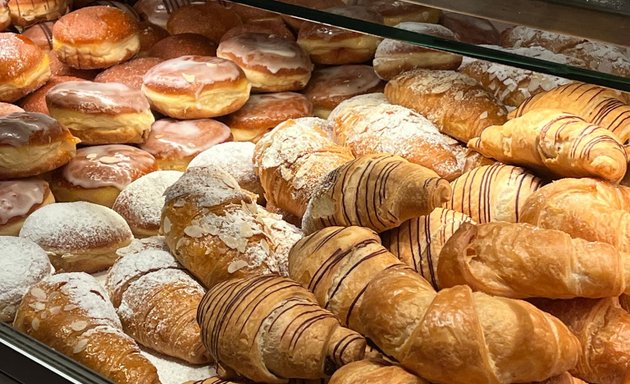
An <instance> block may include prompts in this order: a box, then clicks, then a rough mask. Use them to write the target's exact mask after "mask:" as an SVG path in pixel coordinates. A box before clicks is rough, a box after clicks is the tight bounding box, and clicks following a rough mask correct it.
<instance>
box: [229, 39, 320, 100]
mask: <svg viewBox="0 0 630 384" xmlns="http://www.w3.org/2000/svg"><path fill="white" fill-rule="evenodd" d="M217 56H218V57H221V58H223V59H228V60H232V61H233V62H235V63H236V64H238V66H239V67H241V69H242V70H243V72H245V75H246V76H247V79H248V80H249V82H250V83H251V84H252V91H258V92H283V91H297V90H300V89H302V88H304V87H305V86H306V83H308V80H309V79H310V78H311V71H312V70H313V64H312V63H311V60H310V59H309V57H308V54H307V53H306V52H304V50H302V48H300V46H299V45H297V43H295V42H293V41H290V40H287V39H283V38H281V37H270V36H268V35H265V34H263V33H243V34H240V35H237V36H235V37H232V38H231V39H228V40H224V41H223V42H221V44H219V47H218V48H217Z"/></svg>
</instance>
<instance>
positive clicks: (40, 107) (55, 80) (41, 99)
mask: <svg viewBox="0 0 630 384" xmlns="http://www.w3.org/2000/svg"><path fill="white" fill-rule="evenodd" d="M66 81H83V79H80V78H78V77H73V76H53V77H51V78H50V80H48V82H47V83H46V85H44V86H43V87H41V88H40V89H38V90H37V91H35V92H33V93H31V94H29V95H27V96H26V97H25V98H23V99H22V100H20V105H21V106H22V108H24V110H25V111H28V112H39V113H43V114H45V115H50V114H49V113H48V106H47V105H46V94H47V93H48V91H50V89H51V88H52V87H54V86H55V85H57V84H61V83H63V82H66Z"/></svg>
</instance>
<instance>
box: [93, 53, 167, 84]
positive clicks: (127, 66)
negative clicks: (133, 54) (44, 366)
mask: <svg viewBox="0 0 630 384" xmlns="http://www.w3.org/2000/svg"><path fill="white" fill-rule="evenodd" d="M161 62H162V59H159V58H156V57H145V58H139V59H134V60H130V61H128V62H126V63H122V64H118V65H115V66H113V67H110V68H108V69H106V70H104V71H103V72H101V73H99V74H98V75H96V77H95V78H94V81H95V82H97V83H122V84H125V85H126V86H128V87H129V88H132V89H137V90H140V88H141V87H142V78H143V76H144V74H145V73H147V72H148V71H149V69H151V68H153V67H154V66H156V65H157V64H159V63H161Z"/></svg>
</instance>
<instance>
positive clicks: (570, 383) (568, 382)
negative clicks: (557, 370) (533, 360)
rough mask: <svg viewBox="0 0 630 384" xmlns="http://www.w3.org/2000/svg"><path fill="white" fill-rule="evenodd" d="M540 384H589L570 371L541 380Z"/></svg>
mask: <svg viewBox="0 0 630 384" xmlns="http://www.w3.org/2000/svg"><path fill="white" fill-rule="evenodd" d="M539 384H587V383H585V382H583V381H582V380H580V379H578V378H577V377H573V376H571V374H570V373H568V372H565V373H563V374H561V375H558V376H554V377H552V378H550V379H547V380H545V381H542V382H540V383H539Z"/></svg>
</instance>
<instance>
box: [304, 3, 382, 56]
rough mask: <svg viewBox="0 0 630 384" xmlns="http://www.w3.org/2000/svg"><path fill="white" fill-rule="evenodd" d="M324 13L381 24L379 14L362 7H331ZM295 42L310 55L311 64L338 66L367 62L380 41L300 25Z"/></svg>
mask: <svg viewBox="0 0 630 384" xmlns="http://www.w3.org/2000/svg"><path fill="white" fill-rule="evenodd" d="M326 12H330V13H334V14H338V15H342V16H347V17H352V18H355V19H361V20H365V21H370V22H373V23H377V24H383V17H382V16H381V15H380V14H378V13H377V12H375V11H372V10H369V9H367V8H365V7H360V6H345V7H335V8H328V9H326ZM297 42H298V44H299V45H300V46H301V47H302V48H304V50H305V51H306V52H308V53H309V54H310V55H311V60H312V61H313V62H314V63H316V64H327V65H342V64H360V63H364V62H366V61H368V60H371V59H372V58H373V57H374V52H375V51H376V47H377V46H378V44H379V43H380V42H381V38H380V37H376V36H372V35H366V34H362V33H358V32H351V31H348V30H344V29H340V28H337V27H331V26H327V25H324V24H313V23H304V24H303V25H302V27H300V32H299V33H298V38H297Z"/></svg>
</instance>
